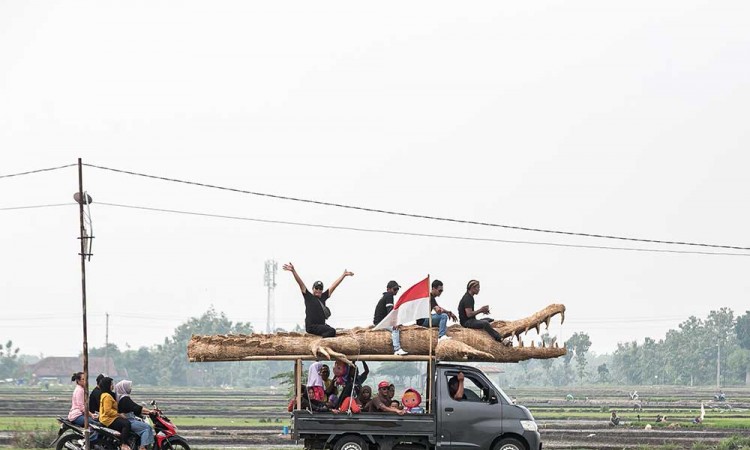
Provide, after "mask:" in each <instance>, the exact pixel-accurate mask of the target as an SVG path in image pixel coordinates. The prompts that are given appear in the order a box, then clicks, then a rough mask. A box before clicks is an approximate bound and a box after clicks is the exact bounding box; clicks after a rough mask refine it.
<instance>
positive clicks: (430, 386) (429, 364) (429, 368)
mask: <svg viewBox="0 0 750 450" xmlns="http://www.w3.org/2000/svg"><path fill="white" fill-rule="evenodd" d="M427 288H428V289H430V290H429V291H427V292H429V295H430V299H429V300H428V305H429V306H428V307H427V308H428V310H427V320H428V321H429V322H428V324H429V326H430V327H429V328H428V329H427V331H428V332H427V339H429V340H430V353H429V355H430V360H429V361H427V373H428V374H429V375H428V376H427V392H429V393H430V396H429V399H428V401H427V414H430V412H431V409H432V399H433V398H435V393H434V392H432V390H433V387H434V386H433V385H434V383H433V382H432V379H433V377H434V374H433V373H432V371H433V364H432V289H431V288H430V274H427Z"/></svg>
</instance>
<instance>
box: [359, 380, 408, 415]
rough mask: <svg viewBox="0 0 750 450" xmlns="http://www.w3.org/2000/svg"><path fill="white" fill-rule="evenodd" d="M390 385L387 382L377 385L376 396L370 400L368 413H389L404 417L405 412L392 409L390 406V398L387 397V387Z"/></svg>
mask: <svg viewBox="0 0 750 450" xmlns="http://www.w3.org/2000/svg"><path fill="white" fill-rule="evenodd" d="M389 386H390V383H388V382H387V381H381V382H380V383H378V395H376V396H375V397H373V398H372V400H371V401H370V406H369V408H368V411H369V412H390V413H396V414H398V415H404V414H405V413H406V412H405V411H404V410H403V409H398V408H394V407H392V406H391V398H390V397H389V396H388V387H389Z"/></svg>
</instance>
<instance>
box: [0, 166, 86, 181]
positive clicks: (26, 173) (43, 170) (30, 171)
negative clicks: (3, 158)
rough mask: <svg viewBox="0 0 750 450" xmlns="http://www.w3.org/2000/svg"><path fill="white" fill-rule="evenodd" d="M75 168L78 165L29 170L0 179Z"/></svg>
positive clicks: (3, 176) (2, 176) (0, 176)
mask: <svg viewBox="0 0 750 450" xmlns="http://www.w3.org/2000/svg"><path fill="white" fill-rule="evenodd" d="M73 166H77V164H66V165H64V166H58V167H49V168H47V169H37V170H29V171H28V172H19V173H11V174H8V175H0V178H10V177H20V176H23V175H31V174H34V173H41V172H49V171H52V170H57V169H65V168H66V167H73Z"/></svg>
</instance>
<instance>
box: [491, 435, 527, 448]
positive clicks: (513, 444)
mask: <svg viewBox="0 0 750 450" xmlns="http://www.w3.org/2000/svg"><path fill="white" fill-rule="evenodd" d="M493 450H526V446H525V445H523V444H522V443H520V442H519V441H518V440H516V439H513V438H505V439H503V440H501V441H500V442H498V443H497V444H495V446H494V447H493Z"/></svg>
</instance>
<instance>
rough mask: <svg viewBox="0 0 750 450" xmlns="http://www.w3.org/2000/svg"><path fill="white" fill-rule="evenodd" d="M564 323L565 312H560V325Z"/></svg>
mask: <svg viewBox="0 0 750 450" xmlns="http://www.w3.org/2000/svg"><path fill="white" fill-rule="evenodd" d="M563 323H565V312H561V313H560V325H562V324H563Z"/></svg>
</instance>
